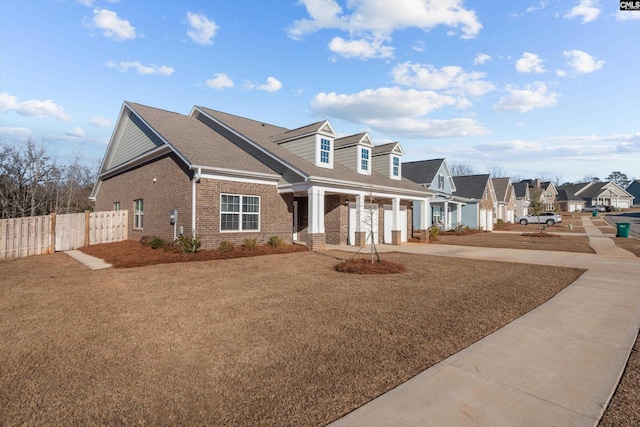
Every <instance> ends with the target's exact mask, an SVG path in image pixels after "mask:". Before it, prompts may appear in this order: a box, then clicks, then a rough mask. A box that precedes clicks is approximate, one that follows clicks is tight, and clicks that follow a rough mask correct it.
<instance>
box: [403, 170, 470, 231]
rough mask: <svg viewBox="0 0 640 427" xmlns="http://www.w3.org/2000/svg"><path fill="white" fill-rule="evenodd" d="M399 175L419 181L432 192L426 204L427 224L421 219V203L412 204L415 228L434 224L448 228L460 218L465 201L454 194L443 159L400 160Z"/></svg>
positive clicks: (455, 224) (460, 219) (453, 186)
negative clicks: (400, 169)
mask: <svg viewBox="0 0 640 427" xmlns="http://www.w3.org/2000/svg"><path fill="white" fill-rule="evenodd" d="M402 176H403V177H404V178H407V179H410V180H412V181H413V182H416V183H418V184H420V185H422V186H423V187H425V188H426V189H428V190H429V191H430V192H431V193H432V194H433V196H432V197H431V198H430V199H429V200H428V202H427V203H426V204H425V207H426V209H427V212H426V219H427V220H428V222H427V223H426V224H424V223H422V222H421V219H422V204H421V203H415V204H414V206H413V222H414V224H413V225H414V229H416V230H421V229H425V228H429V227H430V226H431V225H437V226H438V227H440V228H442V229H443V230H450V229H454V228H456V226H457V225H458V224H460V223H461V222H462V206H463V205H464V204H465V202H464V201H463V200H461V199H459V198H457V197H455V196H454V194H453V193H454V192H455V191H456V185H455V183H454V181H453V177H452V176H451V172H450V171H449V167H448V166H447V162H446V161H445V159H431V160H419V161H415V162H405V163H403V164H402Z"/></svg>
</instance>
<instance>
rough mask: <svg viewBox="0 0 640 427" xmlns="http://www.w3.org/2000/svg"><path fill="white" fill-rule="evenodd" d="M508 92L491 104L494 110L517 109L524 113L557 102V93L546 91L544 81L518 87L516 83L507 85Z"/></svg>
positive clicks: (551, 105) (553, 104) (550, 105)
mask: <svg viewBox="0 0 640 427" xmlns="http://www.w3.org/2000/svg"><path fill="white" fill-rule="evenodd" d="M507 91H508V92H509V94H508V95H507V96H503V97H501V98H500V101H499V102H498V103H497V104H496V105H494V106H493V109H494V110H495V111H519V112H521V113H526V112H527V111H531V110H534V109H537V108H545V107H553V106H555V105H557V103H558V96H560V95H558V94H557V93H555V92H548V90H547V85H546V84H544V82H534V83H533V84H530V85H526V86H525V87H524V88H523V89H518V87H517V86H516V85H507Z"/></svg>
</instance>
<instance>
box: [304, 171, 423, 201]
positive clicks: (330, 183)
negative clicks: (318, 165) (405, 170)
mask: <svg viewBox="0 0 640 427" xmlns="http://www.w3.org/2000/svg"><path fill="white" fill-rule="evenodd" d="M309 182H311V183H312V185H313V184H316V183H317V184H320V185H322V184H325V185H326V186H327V187H328V188H330V189H331V191H333V192H343V191H346V190H349V189H351V190H354V191H356V192H364V193H367V192H371V191H374V192H376V193H379V194H381V193H382V192H384V194H391V195H393V197H402V198H405V199H406V198H411V197H418V198H421V197H428V194H429V193H428V192H426V191H416V190H406V189H402V188H394V187H387V186H384V185H369V184H363V183H359V182H350V181H340V180H337V179H331V178H322V177H314V176H312V177H311V178H310V181H309Z"/></svg>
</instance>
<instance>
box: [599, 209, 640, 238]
mask: <svg viewBox="0 0 640 427" xmlns="http://www.w3.org/2000/svg"><path fill="white" fill-rule="evenodd" d="M604 218H605V220H606V221H607V222H608V223H609V224H611V225H613V226H614V227H615V225H616V223H618V222H628V223H630V224H631V228H630V229H629V236H633V237H638V238H640V211H635V212H633V211H632V212H623V213H619V214H613V213H610V214H607V215H606V216H605V217H604Z"/></svg>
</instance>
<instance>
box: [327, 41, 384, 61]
mask: <svg viewBox="0 0 640 427" xmlns="http://www.w3.org/2000/svg"><path fill="white" fill-rule="evenodd" d="M383 42H384V40H383V39H377V40H364V39H361V40H345V39H343V38H342V37H334V38H333V39H332V40H331V42H329V50H330V51H332V52H334V53H337V54H338V55H340V56H342V57H345V58H358V59H370V58H391V57H393V51H394V49H393V47H390V46H383V45H382V43H383Z"/></svg>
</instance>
